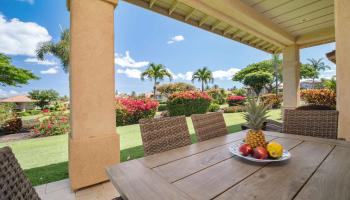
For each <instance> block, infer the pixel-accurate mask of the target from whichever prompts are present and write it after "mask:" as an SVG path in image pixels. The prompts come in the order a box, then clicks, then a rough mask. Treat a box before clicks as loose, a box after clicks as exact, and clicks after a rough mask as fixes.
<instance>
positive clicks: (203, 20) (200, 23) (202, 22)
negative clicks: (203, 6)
mask: <svg viewBox="0 0 350 200" xmlns="http://www.w3.org/2000/svg"><path fill="white" fill-rule="evenodd" d="M208 18H209V16H208V15H206V16H204V17H203V18H202V19H201V20H200V21H199V24H198V25H199V26H202V25H203V24H204V23H205V22H206V21H207V20H208Z"/></svg>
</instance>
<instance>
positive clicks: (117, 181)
mask: <svg viewBox="0 0 350 200" xmlns="http://www.w3.org/2000/svg"><path fill="white" fill-rule="evenodd" d="M265 136H266V138H267V140H275V141H277V142H279V143H281V144H282V145H283V146H284V148H285V149H288V150H289V151H290V153H291V155H292V157H291V159H290V160H289V161H287V162H284V163H268V164H266V163H265V164H264V163H258V164H257V163H252V162H249V161H245V160H243V159H239V158H237V157H233V156H232V154H231V153H230V152H229V150H228V148H229V146H230V145H231V144H234V143H239V142H241V141H242V139H243V138H244V137H245V132H244V131H242V132H238V133H233V134H229V135H227V136H223V137H218V138H214V139H211V140H207V141H204V142H199V143H196V144H192V145H189V146H185V147H181V148H178V149H174V150H170V151H167V152H163V153H159V154H154V155H151V156H147V157H144V158H140V159H136V160H132V161H128V162H124V163H121V164H117V165H114V166H111V167H109V168H108V169H107V174H108V176H109V178H110V180H111V181H112V183H113V185H114V186H115V187H116V188H117V190H118V191H119V192H120V194H121V195H122V197H124V198H125V199H128V200H206V199H208V200H209V199H215V200H216V199H220V200H223V199H258V200H260V199H298V200H301V199H305V200H313V199H315V200H316V199H317V200H322V199H324V200H330V199H332V200H333V199H336V200H338V199H344V200H349V199H350V159H349V158H350V142H346V141H340V140H330V139H321V138H314V137H307V136H296V135H288V134H282V133H276V132H268V131H266V132H265Z"/></svg>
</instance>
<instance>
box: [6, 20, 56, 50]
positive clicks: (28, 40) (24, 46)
mask: <svg viewBox="0 0 350 200" xmlns="http://www.w3.org/2000/svg"><path fill="white" fill-rule="evenodd" d="M51 39H52V37H51V36H50V34H49V32H48V31H47V30H46V28H45V27H42V26H40V25H38V24H37V23H34V22H22V21H20V20H19V19H16V18H13V19H11V20H7V19H6V18H5V16H3V15H1V14H0V52H1V53H5V54H8V55H27V56H35V50H36V48H37V46H38V45H39V44H40V43H41V42H46V41H50V40H51Z"/></svg>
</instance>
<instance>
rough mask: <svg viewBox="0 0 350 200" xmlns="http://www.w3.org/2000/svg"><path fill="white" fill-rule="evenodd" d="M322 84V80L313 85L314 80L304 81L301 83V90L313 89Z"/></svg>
mask: <svg viewBox="0 0 350 200" xmlns="http://www.w3.org/2000/svg"><path fill="white" fill-rule="evenodd" d="M319 83H321V81H320V80H315V83H314V84H313V83H312V80H303V81H300V89H312V88H314V85H317V84H319Z"/></svg>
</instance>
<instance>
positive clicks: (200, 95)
mask: <svg viewBox="0 0 350 200" xmlns="http://www.w3.org/2000/svg"><path fill="white" fill-rule="evenodd" d="M211 101H212V98H211V97H210V96H209V95H208V94H207V93H206V92H198V91H187V92H179V93H174V94H172V95H170V96H169V98H168V101H167V107H168V111H169V115H170V116H179V115H186V116H190V115H192V114H203V113H206V112H208V109H209V106H210V102H211Z"/></svg>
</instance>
